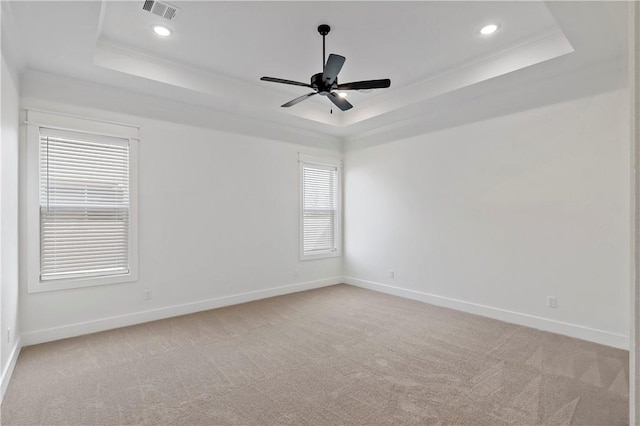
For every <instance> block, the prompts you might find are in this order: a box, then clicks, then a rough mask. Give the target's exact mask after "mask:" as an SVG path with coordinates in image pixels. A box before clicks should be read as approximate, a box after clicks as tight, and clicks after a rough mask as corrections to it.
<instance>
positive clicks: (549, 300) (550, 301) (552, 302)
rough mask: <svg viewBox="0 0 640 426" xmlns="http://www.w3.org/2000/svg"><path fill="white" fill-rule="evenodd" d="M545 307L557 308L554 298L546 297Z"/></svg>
mask: <svg viewBox="0 0 640 426" xmlns="http://www.w3.org/2000/svg"><path fill="white" fill-rule="evenodd" d="M547 306H548V307H550V308H557V307H558V301H557V300H556V297H555V296H547Z"/></svg>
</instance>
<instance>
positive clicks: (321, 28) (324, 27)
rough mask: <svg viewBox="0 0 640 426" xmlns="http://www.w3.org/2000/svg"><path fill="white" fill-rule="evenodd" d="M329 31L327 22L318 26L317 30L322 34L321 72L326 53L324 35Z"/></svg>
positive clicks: (325, 61)
mask: <svg viewBox="0 0 640 426" xmlns="http://www.w3.org/2000/svg"><path fill="white" fill-rule="evenodd" d="M329 31H331V27H330V26H329V25H327V24H322V25H319V26H318V32H319V33H320V35H321V36H322V72H323V73H324V67H325V64H326V63H327V54H326V49H325V37H326V35H327V34H329Z"/></svg>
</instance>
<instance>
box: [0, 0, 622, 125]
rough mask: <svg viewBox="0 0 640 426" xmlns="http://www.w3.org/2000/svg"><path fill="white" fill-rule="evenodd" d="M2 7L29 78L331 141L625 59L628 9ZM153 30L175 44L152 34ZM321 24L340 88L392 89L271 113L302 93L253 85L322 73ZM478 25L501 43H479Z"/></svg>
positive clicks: (197, 4) (263, 4)
mask: <svg viewBox="0 0 640 426" xmlns="http://www.w3.org/2000/svg"><path fill="white" fill-rule="evenodd" d="M7 3H8V4H9V6H10V7H9V10H10V15H11V16H12V20H13V23H12V27H13V28H14V31H15V32H16V33H17V34H16V35H15V36H14V38H15V39H16V40H19V41H20V44H21V48H20V49H19V50H20V52H21V55H22V56H23V61H24V64H25V65H24V68H25V69H28V70H34V71H39V72H45V73H51V74H57V75H60V76H68V77H72V78H75V79H80V80H83V81H88V82H95V83H99V84H102V85H106V86H109V87H114V88H120V89H125V90H130V91H136V92H139V93H144V94H152V95H155V96H157V97H159V98H165V99H168V100H172V101H180V102H185V103H190V104H193V105H198V106H204V107H207V108H213V109H218V110H224V111H225V112H227V113H232V114H237V115H239V116H245V117H252V118H256V119H260V120H266V121H269V122H272V123H276V124H281V125H289V126H292V127H297V128H303V129H308V130H313V131H316V132H321V133H326V134H329V135H337V136H353V135H357V134H360V133H363V132H370V131H372V130H374V129H376V128H378V127H380V126H388V125H389V124H391V123H394V122H401V121H402V120H403V119H408V118H410V117H415V116H416V115H417V114H420V113H421V112H422V111H424V108H426V106H427V105H428V107H429V108H433V104H434V101H437V100H438V99H441V98H443V97H446V96H447V95H453V96H455V95H456V93H458V92H459V91H460V90H470V88H474V87H476V86H478V85H481V86H482V85H485V86H487V87H490V86H491V84H488V82H491V81H493V80H494V79H496V78H501V77H504V76H506V75H508V74H511V73H518V72H520V73H522V72H524V70H529V71H527V72H529V73H531V72H534V71H535V70H536V69H539V67H536V65H538V64H542V63H548V64H557V67H558V72H560V71H562V72H566V71H567V70H570V69H572V68H573V69H575V68H576V67H584V66H591V65H594V64H599V63H603V62H606V61H611V60H614V59H615V60H619V58H624V57H626V56H625V55H626V41H627V38H626V37H627V36H626V28H627V27H626V26H627V19H626V13H627V6H626V3H625V2H587V3H583V2H569V3H564V2H563V3H556V2H542V1H530V2H520V1H514V2H482V1H473V2H418V1H414V2H398V1H389V2H364V1H355V2H347V1H340V2H314V1H301V2H293V1H287V2H270V1H259V2H244V1H235V2H217V1H170V2H169V3H171V4H174V5H175V6H177V7H178V8H179V9H180V11H179V13H178V15H177V17H176V18H175V19H174V20H173V21H171V22H168V21H165V20H163V19H162V18H160V17H157V16H155V15H152V14H149V13H148V12H145V11H143V10H142V4H143V1H142V0H139V1H104V2H100V1H88V2H57V1H45V2H31V1H29V2H20V1H13V2H7ZM155 23H164V24H166V25H167V26H168V27H170V28H171V29H172V30H173V34H172V36H171V37H169V38H166V39H161V38H159V37H158V36H156V35H155V34H153V33H152V31H151V26H152V25H153V24H155ZM321 23H327V24H329V25H331V27H332V30H331V33H330V34H329V35H328V36H327V54H328V53H337V54H340V55H343V56H346V58H347V61H346V63H345V65H344V68H343V70H342V71H341V73H340V77H339V78H340V82H347V81H357V80H365V79H377V78H390V79H391V82H392V83H391V88H389V89H382V90H375V91H369V92H368V93H358V92H350V95H349V98H348V100H349V101H350V102H351V103H353V104H354V108H353V109H352V110H349V111H346V112H341V111H339V110H338V109H337V108H333V114H332V113H330V109H331V104H330V103H329V101H328V100H327V99H325V98H323V97H315V98H311V99H310V100H308V101H305V102H303V103H300V104H298V105H296V106H294V107H291V108H280V107H279V105H281V104H282V103H284V102H286V101H288V100H290V99H292V98H294V97H297V96H299V95H302V94H304V93H307V92H308V91H309V89H306V88H303V87H293V86H285V85H279V84H274V83H268V82H261V81H259V78H260V77H261V76H263V75H267V76H271V77H279V78H286V79H292V80H297V81H302V82H307V81H308V80H309V78H310V76H311V75H312V74H314V73H317V72H320V71H321V70H322V37H321V36H320V35H319V34H318V33H317V30H316V28H317V26H318V25H319V24H321ZM487 23H497V24H498V25H499V26H500V29H499V31H498V32H496V33H495V34H494V35H492V36H489V37H487V36H480V35H479V33H478V31H479V29H480V27H482V26H483V25H484V24H487ZM545 72H547V73H548V70H547V71H545Z"/></svg>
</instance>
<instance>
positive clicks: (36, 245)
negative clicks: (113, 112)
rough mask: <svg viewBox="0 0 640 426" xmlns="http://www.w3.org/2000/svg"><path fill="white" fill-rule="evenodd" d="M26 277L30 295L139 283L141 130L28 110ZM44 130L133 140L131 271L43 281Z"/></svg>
mask: <svg viewBox="0 0 640 426" xmlns="http://www.w3.org/2000/svg"><path fill="white" fill-rule="evenodd" d="M25 115H26V120H25V139H26V143H25V160H26V163H25V166H26V179H25V185H26V191H25V192H26V200H25V201H26V203H25V207H26V217H25V218H26V224H25V225H26V226H25V230H26V236H25V241H24V243H25V253H26V275H27V292H28V293H40V292H46V291H56V290H66V289H73V288H82V287H92V286H99V285H108V284H119V283H126V282H133V281H137V280H138V151H139V137H138V134H139V128H138V127H137V126H132V125H129V124H122V123H114V122H108V121H102V120H95V119H89V118H83V117H77V116H73V115H66V114H60V113H53V112H48V111H42V110H36V109H26V110H25ZM40 128H48V129H54V130H62V131H67V132H76V133H85V134H89V135H95V136H96V137H98V138H99V137H101V136H107V137H115V138H120V139H126V140H128V141H129V221H130V222H129V272H128V273H126V274H117V275H115V274H114V275H107V276H99V277H73V278H60V279H54V280H52V279H49V280H41V278H40Z"/></svg>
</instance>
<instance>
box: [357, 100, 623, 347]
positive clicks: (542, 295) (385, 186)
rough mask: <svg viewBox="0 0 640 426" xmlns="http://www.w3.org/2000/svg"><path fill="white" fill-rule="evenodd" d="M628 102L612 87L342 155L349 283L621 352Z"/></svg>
mask: <svg viewBox="0 0 640 426" xmlns="http://www.w3.org/2000/svg"><path fill="white" fill-rule="evenodd" d="M628 102H629V101H628V94H627V92H626V90H618V91H613V92H608V93H605V94H601V95H597V96H592V97H587V98H582V99H578V100H574V101H570V102H565V103H560V104H554V105H549V106H545V107H542V108H538V109H533V110H529V111H525V112H519V113H515V114H512V115H506V116H502V117H498V118H494V119H489V120H485V121H481V122H476V123H472V124H467V125H464V126H460V127H456V128H452V129H447V130H442V131H438V132H435V133H430V134H424V135H421V136H417V137H412V138H409V139H404V140H400V141H396V142H393V143H388V144H383V145H376V146H372V147H369V148H365V149H357V150H353V151H350V152H349V153H348V154H346V155H345V170H346V171H345V194H346V200H345V213H346V214H345V256H346V257H345V275H346V276H348V277H349V278H348V279H347V281H348V282H351V283H353V284H356V285H362V286H365V287H370V288H375V289H378V290H382V291H387V292H391V293H396V294H401V295H404V296H408V297H414V298H417V299H422V300H426V301H429V302H432V303H437V304H442V305H445V306H451V307H455V308H458V309H463V310H467V311H471V312H476V313H480V314H483V315H489V316H493V317H496V318H501V319H505V320H508V321H513V322H517V323H522V324H526V325H531V326H534V327H538V328H543V329H548V330H552V331H557V332H563V333H565V334H569V335H574V336H576V337H581V338H585V339H589V340H594V341H599V342H601V343H606V344H611V345H614V346H620V347H627V346H628V336H629V302H628V297H629V283H630V238H631V236H630V224H629V222H630V221H629V212H630V197H629V193H630V170H629V155H630V146H629V139H628V127H629V125H628V123H629V116H628ZM360 145H362V144H360ZM389 269H393V270H394V271H395V278H390V277H389V274H388V270H389ZM548 295H551V296H555V297H557V304H558V307H557V309H551V308H548V307H547V306H546V297H547V296H548Z"/></svg>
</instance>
